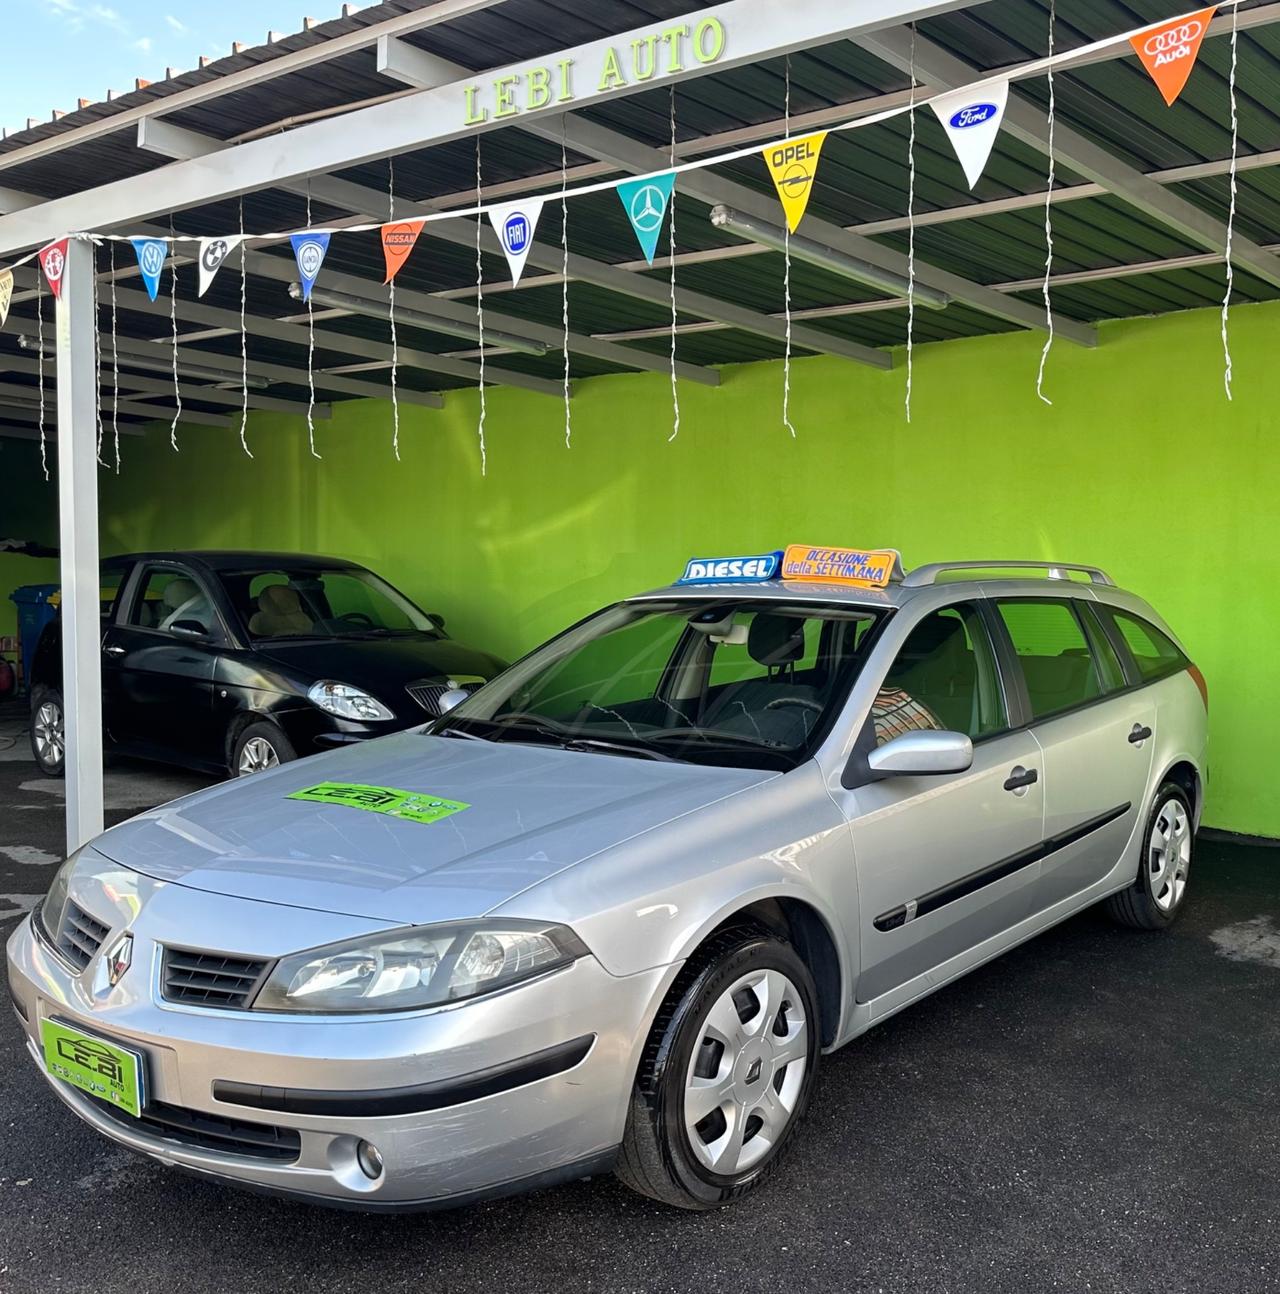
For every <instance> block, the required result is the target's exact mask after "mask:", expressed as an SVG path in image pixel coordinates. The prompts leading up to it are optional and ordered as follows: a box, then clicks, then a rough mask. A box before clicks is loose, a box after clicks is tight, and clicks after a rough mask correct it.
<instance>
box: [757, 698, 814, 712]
mask: <svg viewBox="0 0 1280 1294" xmlns="http://www.w3.org/2000/svg"><path fill="white" fill-rule="evenodd" d="M784 705H798V706H799V707H800V708H801V709H802V710H812V711H813V712H814V713H815V714H821V713H822V710H823V706H822V703H821V702H820V701H810V700H809V698H808V697H804V696H780V697H779V698H778V699H777V700H776V701H770V702H769V704H768V705H766V706H765V709H766V710H779V709H781V708H782V707H783V706H784Z"/></svg>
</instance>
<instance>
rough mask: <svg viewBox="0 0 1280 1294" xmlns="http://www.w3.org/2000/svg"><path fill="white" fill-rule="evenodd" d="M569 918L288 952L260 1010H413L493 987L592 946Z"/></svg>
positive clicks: (431, 930) (430, 929)
mask: <svg viewBox="0 0 1280 1294" xmlns="http://www.w3.org/2000/svg"><path fill="white" fill-rule="evenodd" d="M586 951H587V950H586V948H585V946H584V945H583V944H582V941H581V940H580V939H579V938H578V937H577V935H575V934H574V933H573V931H572V930H569V929H566V928H565V927H564V926H555V925H546V924H543V923H540V922H536V921H505V922H493V923H491V924H485V925H476V924H468V925H454V926H422V927H420V928H419V929H417V930H413V931H410V932H409V933H408V934H405V933H399V934H388V935H370V936H365V937H363V938H360V939H352V940H349V941H347V942H346V943H341V944H332V945H330V946H329V947H328V948H314V949H312V950H311V951H310V952H304V953H296V954H294V955H293V956H291V957H284V958H281V960H280V961H279V962H278V963H277V965H276V968H275V970H274V971H272V973H271V977H270V978H269V979H268V980H267V982H266V984H264V985H263V987H262V991H261V992H260V993H259V994H258V997H257V1000H256V1001H255V1002H254V1004H253V1005H254V1009H255V1010H257V1011H313V1012H318V1013H326V1014H328V1013H342V1012H352V1011H413V1010H419V1009H421V1008H422V1007H428V1006H440V1005H443V1004H444V1003H446V1002H458V1001H461V1000H462V999H464V998H470V997H476V996H477V995H478V994H481V993H492V992H494V991H495V990H497V989H502V988H507V987H508V986H509V985H512V984H518V983H519V982H520V981H521V980H525V979H529V978H530V977H531V976H534V975H543V974H546V972H547V971H552V970H556V969H558V968H559V967H561V966H567V965H568V964H569V963H570V962H572V961H575V960H576V959H577V958H579V957H582V956H584V955H585V953H586Z"/></svg>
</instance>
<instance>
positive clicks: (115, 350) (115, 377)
mask: <svg viewBox="0 0 1280 1294" xmlns="http://www.w3.org/2000/svg"><path fill="white" fill-rule="evenodd" d="M111 436H112V439H113V440H114V441H115V452H116V475H117V476H119V475H120V334H119V332H118V330H117V326H116V245H115V243H112V244H111Z"/></svg>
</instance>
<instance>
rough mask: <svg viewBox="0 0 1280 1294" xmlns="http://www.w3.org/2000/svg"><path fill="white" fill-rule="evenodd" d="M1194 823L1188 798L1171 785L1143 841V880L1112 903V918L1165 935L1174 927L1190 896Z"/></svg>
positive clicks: (1154, 809) (1158, 794)
mask: <svg viewBox="0 0 1280 1294" xmlns="http://www.w3.org/2000/svg"><path fill="white" fill-rule="evenodd" d="M1194 820H1195V819H1194V815H1193V814H1192V811H1191V804H1190V802H1189V801H1188V799H1187V793H1186V792H1185V791H1184V790H1183V789H1182V787H1180V786H1176V785H1175V784H1174V783H1172V782H1166V783H1165V784H1164V785H1163V786H1162V787H1161V788H1160V790H1159V791H1157V792H1156V798H1155V800H1154V801H1153V802H1152V806H1151V816H1150V817H1149V818H1148V819H1147V826H1146V831H1145V832H1144V833H1143V836H1142V857H1141V860H1140V862H1139V864H1138V879H1137V880H1136V881H1135V882H1134V883H1133V884H1132V885H1131V886H1129V888H1128V889H1127V890H1121V891H1120V893H1119V894H1113V895H1112V896H1111V897H1110V898H1109V899H1108V900H1107V911H1108V913H1109V914H1110V915H1111V916H1112V917H1113V918H1114V919H1115V920H1116V921H1118V922H1120V924H1121V925H1125V926H1133V927H1134V928H1135V929H1138V930H1163V929H1165V927H1166V926H1170V925H1172V924H1173V921H1174V918H1175V917H1176V916H1177V915H1178V913H1179V912H1180V911H1181V910H1182V901H1183V899H1184V898H1185V897H1186V893H1187V877H1188V876H1189V875H1190V872H1191V852H1192V846H1193V843H1194V836H1195V827H1194V825H1193V823H1194Z"/></svg>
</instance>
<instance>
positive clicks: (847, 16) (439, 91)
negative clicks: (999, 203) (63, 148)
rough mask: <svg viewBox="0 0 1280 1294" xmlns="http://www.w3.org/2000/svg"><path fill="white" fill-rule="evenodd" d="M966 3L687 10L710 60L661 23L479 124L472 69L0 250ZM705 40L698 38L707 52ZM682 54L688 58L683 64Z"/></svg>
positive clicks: (149, 179) (760, 4) (111, 187)
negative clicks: (635, 46)
mask: <svg viewBox="0 0 1280 1294" xmlns="http://www.w3.org/2000/svg"><path fill="white" fill-rule="evenodd" d="M976 2H977V3H982V2H983V0H976ZM973 3H975V0H861V3H859V4H857V5H856V6H853V5H850V4H848V3H847V0H791V2H790V3H789V4H787V5H785V6H782V5H779V4H778V3H777V0H728V2H727V3H725V4H719V5H714V6H712V7H710V8H707V9H702V10H698V11H697V13H696V14H695V15H690V20H691V21H692V19H694V18H696V20H697V24H698V25H699V27H702V26H703V25H705V24H711V23H719V24H720V25H721V27H722V28H723V31H724V33H725V41H724V44H723V51H722V53H721V54H720V55H719V56H718V57H716V58H715V59H714V60H711V59H707V60H706V61H700V60H701V59H702V57H703V55H698V56H696V57H695V55H694V54H693V52H692V51H693V48H694V47H695V46H696V45H697V42H696V41H695V40H693V39H691V35H692V32H693V28H692V27H691V26H690V23H689V22H686V23H683V24H675V25H674V26H669V28H668V30H671V31H681V32H683V33H684V35H683V40H684V43H683V44H681V43H680V38H677V39H676V42H675V49H676V50H677V51H680V50H683V51H684V53H683V54H681V55H679V57H677V58H673V57H671V56H669V55H668V54H666V53H664V54H662V55H660V56H659V55H655V61H654V66H653V70H652V75H650V76H649V77H647V78H646V79H643V80H639V79H635V80H631V81H629V82H627V83H625V84H618V83H617V82H616V81H612V80H610V79H609V78H607V77H601V80H600V81H599V82H598V83H596V84H587V85H585V86H584V85H579V86H578V87H577V93H576V94H575V95H574V96H573V97H571V98H566V97H565V96H564V95H552V96H551V97H550V100H549V102H547V103H546V104H545V105H544V106H541V107H539V108H538V109H537V111H535V112H531V113H525V114H524V115H521V116H504V115H499V116H498V117H497V118H496V119H495V117H494V115H493V114H492V113H491V114H490V115H489V116H488V118H487V119H486V120H484V121H480V122H476V121H475V120H470V121H469V120H468V115H469V113H471V114H472V116H473V117H474V106H475V104H474V87H475V86H476V85H477V84H478V83H477V82H476V80H475V78H468V79H467V80H466V81H460V82H453V83H450V84H449V85H444V86H439V87H437V88H435V89H433V90H423V91H421V92H420V93H418V94H415V95H411V96H409V97H407V98H400V99H397V100H395V101H394V102H388V103H379V104H375V105H372V106H370V107H366V108H360V109H357V110H354V111H352V112H349V113H346V114H344V115H342V116H339V117H333V118H330V119H328V120H324V121H318V122H315V123H314V124H312V125H308V126H301V127H299V128H298V129H297V130H292V131H289V132H287V133H285V134H278V135H270V136H267V137H264V138H261V139H255V140H251V141H249V142H247V143H244V144H240V145H238V146H237V147H236V148H234V149H229V150H227V151H225V152H220V153H213V154H210V155H208V156H206V157H200V158H194V159H192V160H191V161H187V162H178V163H175V164H174V165H173V166H171V167H168V168H167V169H166V171H165V176H164V182H163V183H157V182H156V177H155V176H154V175H148V174H142V175H134V176H130V177H128V178H125V179H122V180H116V181H114V182H112V183H110V184H104V185H101V186H100V187H98V188H96V189H90V190H85V191H82V192H80V193H77V194H73V195H69V196H67V197H63V198H57V199H53V200H51V201H49V202H44V203H41V204H40V205H39V206H36V207H31V208H29V209H28V210H26V211H18V212H13V213H11V214H9V215H6V216H0V255H5V254H9V253H12V252H14V251H17V250H19V249H23V248H27V247H33V246H36V245H38V244H41V243H43V242H44V241H46V240H47V239H48V238H49V237H51V236H55V237H56V236H57V234H58V233H62V232H65V231H68V230H70V231H79V230H89V229H104V228H112V227H115V226H118V225H121V224H124V223H129V222H137V221H140V220H145V219H147V218H148V217H151V216H155V215H159V214H161V213H167V212H170V211H180V210H184V209H186V208H188V207H193V206H199V205H200V204H202V203H206V202H214V201H217V200H219V199H223V198H226V197H228V196H231V195H234V194H238V193H249V192H253V191H255V190H257V189H262V188H268V187H271V186H273V185H278V184H281V183H284V182H285V181H287V180H292V179H299V178H302V177H305V176H308V175H318V174H324V173H327V172H331V171H335V170H341V169H343V168H345V167H351V166H356V165H359V164H361V163H363V162H367V161H371V160H373V159H375V158H380V157H386V156H394V155H395V154H397V153H402V152H406V151H409V150H411V149H416V148H421V147H423V146H424V145H427V144H440V143H444V142H446V141H448V140H451V139H459V138H463V137H469V136H472V135H474V134H475V133H476V132H478V131H485V130H491V129H495V128H499V127H502V126H505V125H509V124H511V123H512V121H518V122H520V123H521V124H528V123H529V122H531V121H534V122H536V121H542V122H545V121H546V120H547V119H548V117H552V116H557V115H559V114H561V113H564V112H566V111H568V109H569V107H570V106H571V105H572V106H574V107H578V108H584V107H587V106H589V105H591V104H596V103H601V102H604V101H606V100H609V101H611V100H616V99H619V98H621V97H623V96H625V95H629V94H634V93H637V92H639V91H643V90H649V89H653V88H655V87H656V86H657V85H659V84H662V83H664V82H666V81H669V80H671V79H672V78H673V77H679V78H680V79H681V80H682V81H683V80H688V79H690V78H694V77H699V76H705V75H707V74H709V73H712V72H724V71H728V70H729V69H731V68H734V67H740V66H743V65H746V64H750V63H755V62H758V61H759V60H760V59H765V58H771V57H775V56H778V55H781V54H786V53H789V52H791V51H793V50H799V49H807V48H809V47H811V46H816V45H823V44H827V43H830V42H832V41H837V40H842V39H847V38H852V37H854V36H858V35H864V34H866V33H868V32H873V31H876V30H879V29H881V28H884V27H891V26H894V25H896V24H898V23H902V22H907V21H910V20H913V19H919V18H925V17H929V16H930V15H933V14H938V13H945V12H947V11H950V10H954V9H959V8H967V7H970V6H971V5H972V4H973ZM655 28H660V24H653V23H650V24H648V25H646V26H645V27H642V28H638V29H636V30H634V31H631V32H625V33H619V34H618V35H615V36H609V37H606V38H604V39H602V40H597V41H591V42H588V43H587V44H585V45H580V46H578V47H577V48H575V49H569V50H563V51H561V52H560V53H559V55H558V58H557V64H559V63H560V62H562V61H567V62H568V63H569V65H570V67H574V66H579V67H582V68H596V69H599V68H602V67H604V66H606V60H607V59H608V58H609V57H610V56H611V55H612V56H613V57H616V50H617V49H623V50H627V49H629V47H630V44H631V42H632V41H633V40H635V41H637V42H639V43H640V44H642V45H643V44H644V43H645V42H647V41H648V40H649V38H650V37H652V36H654V33H655ZM706 48H707V47H706V46H705V44H704V46H703V54H705V52H706ZM684 58H687V59H689V61H688V62H687V63H685V62H682V61H680V60H681V59H684ZM528 71H529V63H528V62H527V61H526V62H522V63H519V64H515V65H512V66H510V67H508V68H500V69H496V70H495V71H492V72H488V73H485V75H484V78H483V80H484V82H485V83H486V84H487V85H488V86H490V87H492V86H493V85H495V84H503V85H512V86H514V85H517V84H521V83H522V82H523V78H524V76H525V74H526V73H527V72H528ZM495 111H497V109H496V108H495Z"/></svg>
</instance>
